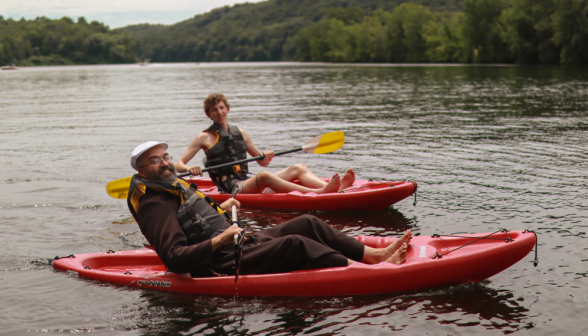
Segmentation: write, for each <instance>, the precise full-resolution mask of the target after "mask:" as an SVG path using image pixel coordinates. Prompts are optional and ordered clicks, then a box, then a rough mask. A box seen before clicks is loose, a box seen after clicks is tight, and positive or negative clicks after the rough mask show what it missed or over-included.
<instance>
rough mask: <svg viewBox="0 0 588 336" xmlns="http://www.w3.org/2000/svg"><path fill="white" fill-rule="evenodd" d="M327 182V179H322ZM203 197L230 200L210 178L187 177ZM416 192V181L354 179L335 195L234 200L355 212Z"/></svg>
mask: <svg viewBox="0 0 588 336" xmlns="http://www.w3.org/2000/svg"><path fill="white" fill-rule="evenodd" d="M325 180H326V179H325ZM187 181H189V182H192V183H195V184H197V185H198V190H200V191H201V192H202V193H204V194H205V195H208V196H210V197H211V198H212V199H214V200H215V202H217V203H222V202H224V201H226V200H227V199H229V198H230V197H231V195H230V194H222V193H220V192H219V191H218V188H217V187H216V186H215V185H214V183H213V182H212V181H211V180H210V178H189V179H187ZM416 191H417V183H416V182H415V181H367V180H355V182H354V183H353V185H352V186H350V187H349V188H346V189H344V190H342V191H341V192H338V193H326V194H316V193H306V194H305V193H301V192H298V191H293V192H289V193H283V194H282V193H269V194H239V195H237V197H236V199H237V200H238V201H239V202H241V206H244V207H258V208H271V209H291V210H322V211H357V210H379V209H384V208H386V207H389V206H390V205H392V204H394V203H396V202H399V201H401V200H403V199H405V198H407V197H408V196H410V195H412V194H414V193H415V192H416Z"/></svg>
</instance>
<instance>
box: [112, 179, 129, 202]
mask: <svg viewBox="0 0 588 336" xmlns="http://www.w3.org/2000/svg"><path fill="white" fill-rule="evenodd" d="M131 178H132V177H131V176H129V177H125V178H121V179H118V180H114V181H110V182H108V184H107V185H106V192H107V193H108V195H110V197H114V198H118V199H126V198H127V195H128V194H129V186H130V185H131Z"/></svg>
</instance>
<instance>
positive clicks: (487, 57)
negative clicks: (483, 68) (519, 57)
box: [463, 0, 511, 63]
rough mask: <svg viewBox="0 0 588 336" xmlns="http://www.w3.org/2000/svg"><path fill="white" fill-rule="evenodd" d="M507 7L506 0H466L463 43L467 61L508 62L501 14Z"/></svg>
mask: <svg viewBox="0 0 588 336" xmlns="http://www.w3.org/2000/svg"><path fill="white" fill-rule="evenodd" d="M504 8H506V3H505V1H504V0H465V3H464V9H463V10H464V15H465V20H464V28H463V39H464V41H463V43H464V46H465V48H466V55H467V61H470V62H474V63H491V62H508V61H509V60H510V59H511V58H510V57H509V55H508V54H506V53H505V52H504V51H505V50H508V45H507V44H506V43H505V42H504V41H503V40H502V36H501V32H502V27H501V25H500V20H499V18H500V15H501V13H502V10H503V9H504Z"/></svg>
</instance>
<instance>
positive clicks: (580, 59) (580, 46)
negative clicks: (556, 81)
mask: <svg viewBox="0 0 588 336" xmlns="http://www.w3.org/2000/svg"><path fill="white" fill-rule="evenodd" d="M554 2H555V12H554V13H553V15H552V16H551V19H552V20H553V29H554V31H555V34H554V36H553V42H555V44H556V45H557V46H558V47H560V48H561V63H564V64H588V0H554Z"/></svg>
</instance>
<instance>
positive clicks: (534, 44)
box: [500, 0, 560, 64]
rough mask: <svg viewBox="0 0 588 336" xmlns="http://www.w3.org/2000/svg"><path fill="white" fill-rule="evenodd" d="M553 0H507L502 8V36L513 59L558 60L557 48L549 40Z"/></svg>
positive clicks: (553, 61) (553, 10) (521, 60)
mask: <svg viewBox="0 0 588 336" xmlns="http://www.w3.org/2000/svg"><path fill="white" fill-rule="evenodd" d="M554 12H555V6H554V3H553V0H511V7H509V8H507V9H506V10H504V11H503V12H502V15H501V17H500V20H501V22H502V26H503V27H504V32H503V35H502V36H503V39H504V41H505V42H507V43H508V45H509V49H510V51H511V53H512V57H513V58H514V59H515V61H516V62H517V63H525V64H530V63H543V64H557V63H559V61H560V60H559V53H560V51H559V48H558V47H557V46H556V44H555V43H554V42H553V35H554V30H553V25H552V24H551V16H552V15H553V13H554Z"/></svg>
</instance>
